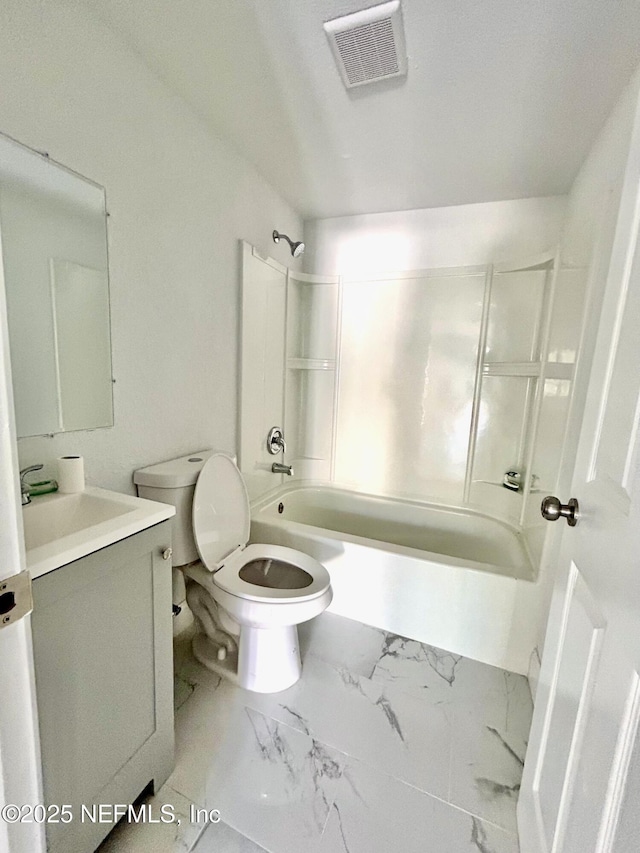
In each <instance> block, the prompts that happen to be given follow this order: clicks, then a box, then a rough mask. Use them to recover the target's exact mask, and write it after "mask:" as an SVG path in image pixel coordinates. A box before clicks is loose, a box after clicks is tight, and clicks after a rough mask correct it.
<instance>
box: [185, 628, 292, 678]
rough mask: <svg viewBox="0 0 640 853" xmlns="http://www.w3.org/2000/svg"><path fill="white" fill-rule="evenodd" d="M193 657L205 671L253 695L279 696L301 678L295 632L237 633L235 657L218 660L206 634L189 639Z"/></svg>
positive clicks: (263, 630)
mask: <svg viewBox="0 0 640 853" xmlns="http://www.w3.org/2000/svg"><path fill="white" fill-rule="evenodd" d="M192 649H193V656H194V657H195V659H196V660H197V661H199V662H200V663H201V664H202V665H203V666H205V667H206V668H207V669H210V670H211V671H212V672H215V673H217V674H218V675H221V676H222V677H223V678H227V679H229V680H230V681H232V682H233V683H234V684H237V685H238V686H239V687H244V689H245V690H252V691H253V692H254V693H279V692H280V691H281V690H286V689H287V688H288V687H291V686H292V685H293V684H295V683H296V681H298V679H299V678H300V675H301V674H302V663H301V661H300V647H299V644H298V628H297V626H296V625H286V626H285V627H277V628H250V627H247V626H245V625H243V626H241V629H240V641H239V644H238V657H237V663H236V656H235V655H229V656H228V657H227V658H226V659H225V660H218V646H217V645H216V644H215V643H213V642H212V641H211V640H210V639H209V638H208V637H207V636H206V634H201V633H198V634H196V636H195V637H194V638H193V643H192Z"/></svg>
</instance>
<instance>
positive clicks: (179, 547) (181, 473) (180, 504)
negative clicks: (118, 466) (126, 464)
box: [133, 450, 214, 566]
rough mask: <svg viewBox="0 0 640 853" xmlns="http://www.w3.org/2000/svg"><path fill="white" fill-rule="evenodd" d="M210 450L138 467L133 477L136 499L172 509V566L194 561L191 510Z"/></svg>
mask: <svg viewBox="0 0 640 853" xmlns="http://www.w3.org/2000/svg"><path fill="white" fill-rule="evenodd" d="M213 452H214V451H213V450H200V451H198V452H197V453H190V454H189V455H188V456H181V457H180V458H179V459H170V460H169V461H168V462H159V463H158V464H157V465H149V466H148V467H147V468H139V469H138V470H137V471H135V472H134V474H133V482H134V483H135V484H136V486H137V489H138V497H141V498H148V499H149V500H150V501H160V503H163V504H171V506H174V507H175V508H176V514H175V516H174V518H173V519H172V521H173V536H172V540H173V541H172V548H173V565H174V566H184V565H186V564H187V563H192V562H193V561H194V560H197V559H198V551H197V548H196V543H195V540H194V538H193V526H192V522H191V508H192V505H193V493H194V490H195V487H196V480H197V479H198V477H199V475H200V471H201V470H202V466H203V465H204V463H205V462H206V461H207V459H208V458H209V457H210V456H211V454H212V453H213Z"/></svg>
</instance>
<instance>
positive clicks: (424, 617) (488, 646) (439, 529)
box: [251, 484, 537, 673]
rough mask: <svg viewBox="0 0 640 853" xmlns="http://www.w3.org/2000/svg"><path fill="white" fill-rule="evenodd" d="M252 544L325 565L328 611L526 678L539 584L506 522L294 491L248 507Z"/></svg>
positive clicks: (330, 492)
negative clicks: (294, 550)
mask: <svg viewBox="0 0 640 853" xmlns="http://www.w3.org/2000/svg"><path fill="white" fill-rule="evenodd" d="M279 510H281V511H279ZM251 541H252V542H270V543H273V544H276V545H288V546H289V547H292V548H297V549H299V550H300V551H304V552H306V553H307V554H311V555H312V556H314V557H315V558H316V559H318V560H319V561H320V562H321V563H323V564H324V565H325V566H326V567H327V569H328V571H329V573H330V575H331V585H332V587H333V593H334V597H333V602H332V604H331V606H330V607H329V610H330V611H332V612H334V613H338V614H340V615H342V616H346V617H349V618H351V619H357V620H358V621H360V622H364V623H365V624H368V625H373V626H375V627H378V628H382V629H384V630H386V631H392V632H394V633H397V634H401V635H402V636H405V637H410V638H412V639H415V640H420V641H421V642H424V643H429V644H431V645H434V646H439V647H440V648H443V649H447V650H448V651H450V652H453V653H455V654H461V655H465V656H467V657H471V658H474V659H476V660H480V661H484V662H485V663H490V664H493V665H494V666H500V667H504V668H505V669H510V670H512V671H515V672H521V673H526V672H527V667H528V663H529V655H530V653H531V649H532V648H533V645H534V644H535V639H534V632H535V625H536V621H535V615H536V613H535V611H536V599H537V591H536V584H535V583H533V581H534V574H533V571H532V568H531V564H530V561H529V559H528V557H527V554H526V552H525V549H524V546H523V543H522V539H521V536H520V534H519V533H518V531H517V530H516V529H515V528H513V527H511V526H509V525H508V524H506V523H504V522H501V521H497V520H495V519H493V518H490V517H488V516H486V515H483V514H481V513H478V512H474V511H472V510H468V511H465V510H459V509H449V508H443V507H439V506H434V505H425V504H420V503H415V502H411V501H402V500H396V499H392V498H379V497H374V496H370V495H361V494H358V493H356V492H350V491H346V490H343V489H337V488H332V487H330V486H316V485H314V486H310V485H295V484H292V485H291V486H288V487H285V488H284V489H282V490H280V491H279V492H277V493H275V494H271V495H270V496H268V497H266V498H263V499H262V500H260V501H257V502H256V503H255V504H254V506H253V507H252V517H251Z"/></svg>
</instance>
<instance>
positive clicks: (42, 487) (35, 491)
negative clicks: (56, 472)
mask: <svg viewBox="0 0 640 853" xmlns="http://www.w3.org/2000/svg"><path fill="white" fill-rule="evenodd" d="M57 491H58V483H57V481H56V480H42V482H40V483H29V494H30V495H31V497H32V498H33V497H37V496H38V495H48V494H50V493H51V492H57Z"/></svg>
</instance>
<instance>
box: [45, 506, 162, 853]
mask: <svg viewBox="0 0 640 853" xmlns="http://www.w3.org/2000/svg"><path fill="white" fill-rule="evenodd" d="M170 543H171V522H170V521H165V522H162V523H161V524H156V525H154V526H153V527H150V528H148V529H146V530H142V531H141V532H139V533H136V534H135V535H133V536H129V537H128V538H126V539H123V540H121V541H119V542H116V543H114V544H113V545H109V546H108V547H106V548H102V549H101V550H99V551H96V552H95V553H92V554H89V555H88V556H86V557H83V558H82V559H79V560H76V561H75V562H72V563H69V564H68V565H65V566H62V567H61V568H58V569H56V570H54V571H51V572H49V573H48V574H45V575H42V576H41V577H38V578H36V579H35V580H34V582H33V599H34V608H33V614H32V626H33V645H34V659H35V675H36V689H37V700H38V714H39V722H40V738H41V749H42V766H43V782H44V798H45V803H46V804H56V805H60V806H61V805H65V804H68V805H70V806H71V809H72V811H73V821H72V822H71V823H68V824H63V823H58V824H49V825H48V826H47V847H48V850H49V851H50V853H88V851H93V850H94V849H95V848H96V847H97V846H98V845H99V843H100V842H101V841H102V839H103V838H104V837H105V836H106V835H107V833H108V832H109V831H110V830H111V829H112V824H110V823H100V822H99V819H96V822H95V823H94V822H93V821H92V820H91V819H90V817H89V816H88V814H92V810H93V806H94V805H95V804H100V803H105V804H115V803H131V802H133V801H134V800H135V798H136V797H137V796H138V795H139V794H140V792H141V791H142V790H143V789H144V788H145V787H146V786H147V785H148V784H149V782H152V783H153V785H154V788H155V790H158V789H159V788H160V786H161V785H162V784H163V783H164V782H165V780H166V779H167V777H168V775H169V773H170V772H171V769H172V766H173V678H172V624H171V622H172V620H171V561H170V560H169V559H164V558H163V554H164V556H165V557H166V556H168V555H167V554H166V549H167V548H168V547H169V545H170ZM83 805H84V806H85V810H84V819H83V809H82V807H83Z"/></svg>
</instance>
